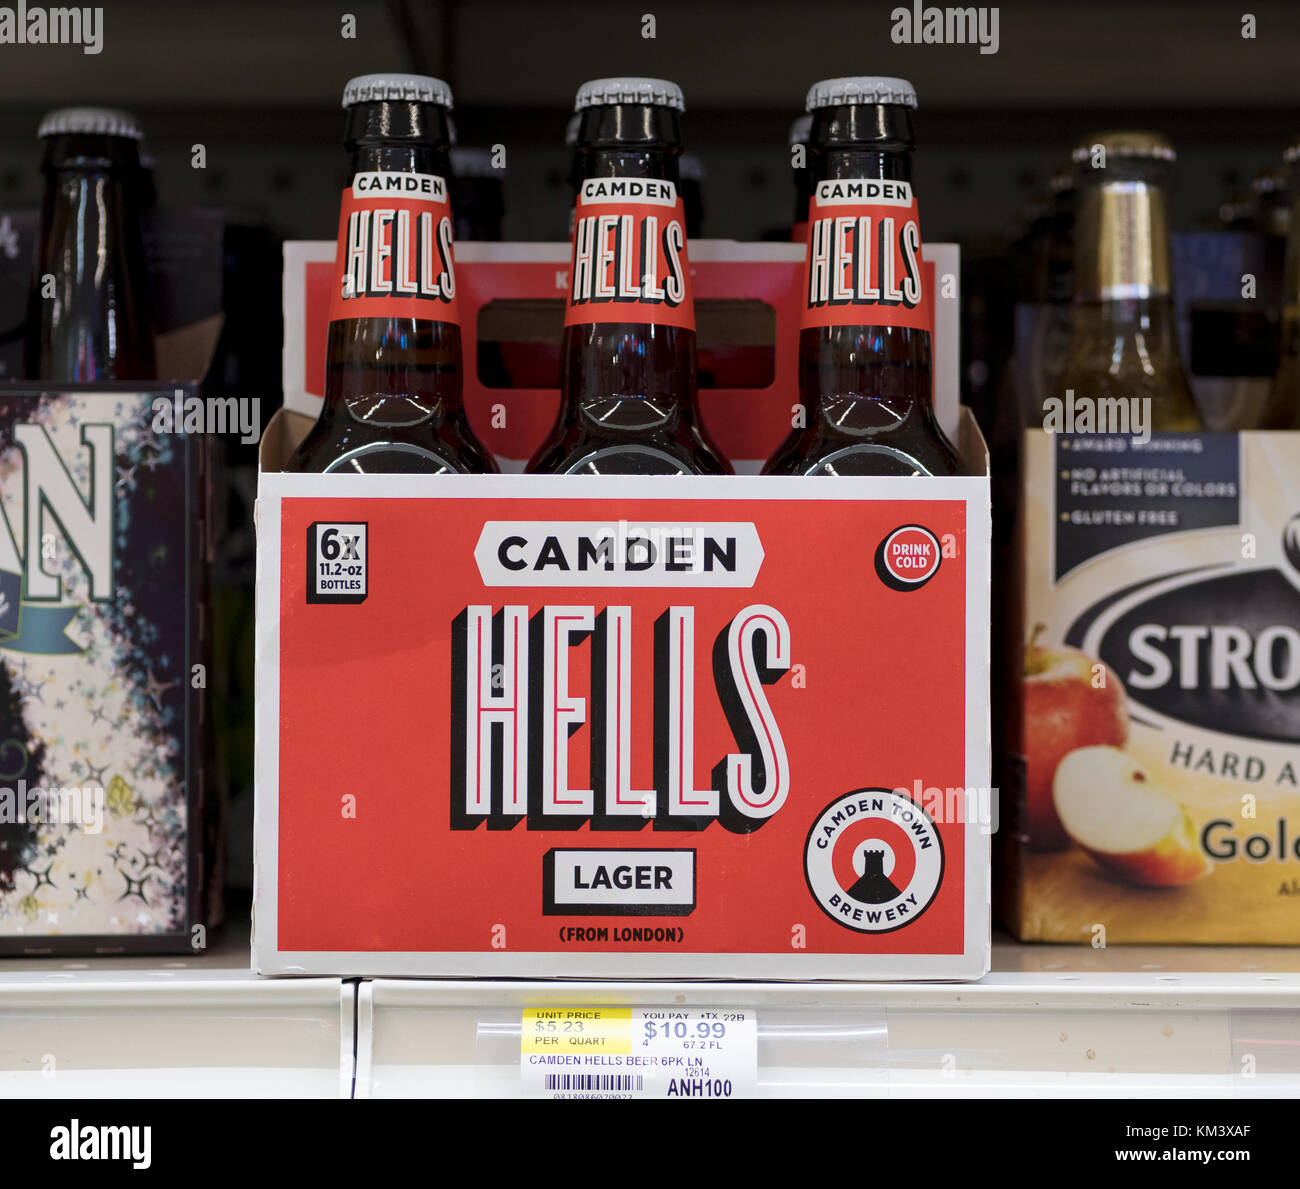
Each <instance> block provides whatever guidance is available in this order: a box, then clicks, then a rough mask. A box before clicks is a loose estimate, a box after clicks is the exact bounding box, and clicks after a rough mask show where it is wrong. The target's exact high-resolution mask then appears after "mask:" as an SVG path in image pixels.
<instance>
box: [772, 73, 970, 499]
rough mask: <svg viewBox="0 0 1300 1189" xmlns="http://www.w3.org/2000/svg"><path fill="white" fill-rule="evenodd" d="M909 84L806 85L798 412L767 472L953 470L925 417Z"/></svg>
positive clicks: (949, 453)
mask: <svg viewBox="0 0 1300 1189" xmlns="http://www.w3.org/2000/svg"><path fill="white" fill-rule="evenodd" d="M915 106H916V92H915V91H914V90H913V89H912V85H911V84H910V83H908V82H906V81H905V80H903V79H897V78H874V77H866V78H834V79H826V80H824V81H822V82H819V83H815V84H814V85H813V87H812V89H811V90H810V91H809V92H808V110H809V111H810V112H811V113H812V127H811V130H810V132H809V141H808V149H809V155H810V162H809V175H810V183H811V184H810V197H809V200H808V210H807V220H808V222H807V228H808V230H807V243H808V262H807V269H806V272H805V276H804V292H803V299H804V300H803V307H802V315H801V318H800V331H799V400H800V405H799V408H800V410H801V412H802V417H801V418H800V419H799V420H797V421H796V423H795V426H794V428H793V430H792V432H791V434H790V436H789V437H788V438H787V439H786V440H785V442H784V443H783V444H782V445H781V446H780V448H779V449H778V450H777V452H776V453H775V454H774V455H773V456H772V458H771V459H770V460H769V461H768V464H767V467H766V468H765V470H766V473H768V474H778V475H783V474H807V475H955V474H958V473H959V472H960V469H961V464H960V462H959V460H958V458H957V453H956V451H955V450H954V449H953V447H952V445H951V443H950V442H949V441H948V440H947V438H946V437H944V434H943V431H942V430H941V429H940V428H939V424H938V422H937V421H936V420H935V417H934V406H933V369H932V336H933V331H934V294H933V293H932V292H931V289H930V287H929V285H928V284H927V283H926V279H925V270H924V267H923V265H922V262H921V227H920V219H919V216H918V214H917V203H916V193H915V191H914V190H913V188H912V147H913V144H914V140H913V135H912V117H911V113H912V109H913V108H915Z"/></svg>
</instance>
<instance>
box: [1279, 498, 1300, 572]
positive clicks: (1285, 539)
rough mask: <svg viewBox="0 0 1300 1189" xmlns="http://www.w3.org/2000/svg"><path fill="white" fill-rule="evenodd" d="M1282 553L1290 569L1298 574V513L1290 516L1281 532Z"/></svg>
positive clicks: (1299, 544) (1299, 536) (1299, 561)
mask: <svg viewBox="0 0 1300 1189" xmlns="http://www.w3.org/2000/svg"><path fill="white" fill-rule="evenodd" d="M1282 551H1283V552H1284V553H1285V554H1286V559H1287V561H1289V562H1290V563H1291V568H1292V569H1293V570H1294V571H1295V572H1296V573H1297V574H1300V512H1297V513H1296V514H1295V515H1294V516H1292V517H1291V519H1290V520H1288V521H1287V524H1286V527H1285V528H1284V529H1283V530H1282Z"/></svg>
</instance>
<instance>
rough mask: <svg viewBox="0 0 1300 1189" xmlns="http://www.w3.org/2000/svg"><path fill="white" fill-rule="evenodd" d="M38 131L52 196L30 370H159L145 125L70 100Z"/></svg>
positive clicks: (87, 373) (94, 373) (95, 373)
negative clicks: (147, 234) (147, 241)
mask: <svg viewBox="0 0 1300 1189" xmlns="http://www.w3.org/2000/svg"><path fill="white" fill-rule="evenodd" d="M38 135H39V136H40V138H41V141H42V142H43V145H44V158H43V160H42V163H41V168H42V171H43V172H44V174H45V196H44V199H43V201H42V203H41V230H40V235H39V238H38V240H37V244H36V266H35V270H34V275H33V278H32V289H31V296H30V299H29V302H28V317H27V332H26V338H25V344H24V347H25V352H24V353H25V370H26V373H27V378H28V379H30V380H39V381H52V382H62V381H104V380H154V379H157V378H158V375H157V365H156V362H155V329H154V317H153V302H152V298H151V293H150V283H149V270H148V266H147V263H146V258H145V252H144V240H143V237H142V234H141V227H140V216H141V213H142V212H141V202H142V199H143V198H144V193H143V191H144V187H143V186H142V182H141V179H142V177H143V173H142V170H141V166H140V156H139V142H140V140H141V135H142V134H141V131H140V125H139V123H138V121H137V120H136V118H135V117H134V116H132V115H131V114H130V113H128V112H123V111H115V110H112V109H109V108H98V107H70V108H62V109H60V110H58V111H53V112H50V113H49V114H48V115H47V116H46V117H45V118H44V119H43V120H42V121H41V124H40V128H39V131H38ZM47 277H49V278H53V279H52V280H51V281H47V280H46V278H47Z"/></svg>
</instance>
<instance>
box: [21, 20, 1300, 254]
mask: <svg viewBox="0 0 1300 1189" xmlns="http://www.w3.org/2000/svg"><path fill="white" fill-rule="evenodd" d="M104 7H105V18H104V19H105V40H104V51H103V53H101V54H99V55H98V56H89V55H84V54H83V53H82V52H81V50H80V49H79V48H78V47H71V46H59V47H34V46H28V47H11V46H3V47H0V58H2V59H3V66H4V75H3V82H2V83H0V87H2V88H3V92H4V94H5V103H4V105H3V111H2V112H0V205H2V206H5V207H13V206H15V205H23V204H30V203H35V202H36V201H37V199H38V197H39V193H40V180H39V176H38V171H37V161H38V150H37V143H36V138H35V132H36V124H37V121H38V119H39V117H40V115H41V113H42V112H43V111H45V110H47V109H49V108H51V107H54V106H60V105H64V104H68V103H74V102H78V103H80V102H93V103H104V104H114V105H119V106H125V107H128V108H131V109H132V110H134V111H136V112H137V113H138V114H139V115H140V116H141V118H142V120H143V122H144V128H145V132H146V136H147V138H148V144H149V147H150V149H151V151H152V152H153V154H154V156H155V157H156V159H157V163H158V165H157V168H158V189H159V196H160V200H161V201H162V202H164V203H168V204H171V203H182V202H195V201H197V202H204V203H212V204H218V205H221V206H224V207H226V208H227V209H228V210H229V211H230V212H231V213H232V214H234V215H237V216H239V217H241V218H245V219H249V220H256V221H263V220H265V221H268V222H270V224H271V225H272V226H273V228H274V229H275V230H276V231H278V232H280V233H281V234H283V235H285V236H287V237H290V238H332V237H333V235H334V231H335V226H336V220H337V211H338V193H339V188H340V186H341V184H342V182H343V179H344V176H345V165H346V162H345V159H344V156H343V153H342V151H341V147H340V138H341V133H342V119H341V113H340V110H339V100H340V96H341V92H342V87H343V84H344V83H345V82H346V81H347V79H348V78H349V77H351V76H352V75H354V74H361V73H367V72H371V71H377V70H397V69H401V70H416V71H421V72H426V73H432V74H436V75H439V76H441V77H443V78H445V79H447V80H448V81H449V82H450V83H451V86H452V88H453V90H454V93H455V97H456V113H455V115H456V120H457V123H458V125H459V128H460V133H461V141H462V143H465V144H479V145H491V144H504V145H505V146H506V150H507V160H508V166H509V177H508V182H507V222H506V234H507V236H508V237H509V238H518V239H539V238H563V237H564V234H565V232H566V230H567V226H566V214H567V201H568V200H567V195H566V192H565V185H564V181H563V177H564V171H565V167H566V159H565V153H564V148H563V132H564V124H565V120H566V118H567V115H568V113H569V111H570V110H571V107H572V100H573V94H574V91H575V90H576V88H577V86H578V84H579V83H581V82H582V81H583V80H585V79H587V78H591V77H597V76H601V75H609V74H618V73H648V74H654V75H659V76H662V77H666V78H670V79H673V80H674V81H676V82H678V83H680V84H681V86H682V88H683V90H684V91H685V95H686V104H687V116H686V119H685V122H684V124H683V130H684V136H685V138H686V142H687V149H688V150H689V151H692V152H694V153H695V154H696V155H697V156H699V157H700V158H701V160H702V161H703V164H704V167H705V169H706V171H707V179H706V188H705V195H704V197H705V203H706V216H705V222H704V228H703V230H704V233H705V234H706V235H711V236H723V237H734V238H742V239H746V238H756V237H758V236H759V235H760V234H762V233H763V232H765V231H770V230H773V229H775V228H778V227H780V226H782V225H783V224H785V223H786V222H787V221H788V218H789V210H790V205H791V198H790V176H789V153H788V150H787V148H786V135H787V132H788V129H789V125H790V122H791V121H792V120H793V119H794V117H795V116H796V115H798V114H799V113H800V112H801V111H802V109H803V97H804V93H805V91H806V90H807V87H808V85H809V83H811V82H812V81H814V80H816V79H818V78H822V77H826V76H829V75H837V74H853V73H881V74H896V75H902V76H904V77H906V78H908V79H910V80H911V81H912V82H913V83H914V84H915V85H916V89H917V93H918V96H919V99H920V109H919V111H918V114H917V119H916V127H917V135H918V138H919V148H918V157H917V185H918V191H919V194H920V200H921V212H922V218H923V223H924V236H925V238H926V239H928V240H932V241H937V240H941V239H954V238H961V239H966V240H968V241H970V242H972V243H974V242H981V243H983V242H985V241H986V239H987V237H1009V236H1010V235H1011V234H1012V233H1013V232H1014V230H1015V228H1014V224H1015V220H1016V217H1017V215H1018V213H1019V212H1020V210H1021V208H1022V207H1023V205H1024V203H1025V201H1026V200H1027V199H1028V198H1029V197H1030V196H1031V195H1033V194H1034V193H1035V192H1036V191H1038V190H1040V189H1041V188H1042V186H1043V185H1044V184H1045V182H1046V180H1047V177H1048V176H1049V175H1050V172H1051V170H1052V168H1053V167H1054V166H1055V165H1056V164H1057V163H1059V162H1060V161H1061V160H1062V159H1063V158H1064V157H1065V155H1066V154H1067V153H1068V150H1069V148H1070V147H1071V144H1072V142H1073V140H1074V138H1075V137H1076V136H1078V135H1081V134H1083V133H1086V132H1088V131H1091V130H1094V129H1097V128H1099V127H1103V126H1108V125H1109V126H1114V125H1135V126H1148V127H1153V128H1157V129H1159V130H1162V131H1164V132H1166V133H1167V134H1168V135H1169V136H1171V137H1172V138H1173V141H1174V143H1175V145H1176V147H1177V149H1178V151H1179V156H1180V159H1179V163H1178V166H1177V169H1176V172H1175V178H1174V191H1173V216H1174V227H1175V229H1176V230H1187V229H1191V228H1193V227H1195V226H1198V225H1204V221H1205V220H1212V219H1213V217H1214V215H1215V212H1216V210H1217V208H1218V206H1219V204H1220V202H1221V201H1222V200H1223V198H1224V197H1225V195H1226V193H1227V192H1228V191H1230V190H1231V189H1233V188H1234V187H1236V186H1238V185H1241V184H1248V183H1249V180H1250V178H1251V176H1252V175H1253V174H1254V173H1255V172H1256V171H1257V170H1258V169H1260V168H1262V167H1264V166H1266V165H1269V164H1272V163H1275V162H1276V161H1277V160H1278V159H1279V157H1280V155H1281V152H1282V150H1283V149H1284V148H1285V147H1286V145H1287V144H1288V143H1289V142H1290V140H1291V139H1292V138H1293V136H1294V135H1295V134H1296V133H1297V132H1300V5H1297V4H1295V3H1294V0H1292V2H1290V3H1287V2H1278V0H1259V2H1255V0H1252V3H1250V4H1249V5H1245V4H1230V3H1224V2H1198V0H1179V2H1161V3H1138V2H1129V3H1122V2H1116V0H1101V2H1099V3H1083V2H1074V3H1047V2H1027V0H1014V2H1012V3H1004V4H1002V5H1000V6H998V7H999V12H1000V19H999V37H1000V45H999V49H998V52H997V53H996V54H981V53H980V52H979V49H978V47H976V46H973V45H968V46H948V45H930V46H910V45H909V46H899V45H894V44H893V43H892V41H891V40H890V29H891V25H892V20H891V15H890V14H891V11H892V10H893V9H894V8H895V7H896V5H895V4H892V3H860V2H848V0H827V2H810V3H777V2H774V0H720V2H716V3H714V2H709V0H693V2H682V0H637V2H636V3H622V2H617V0H612V2H601V0H567V2H559V3H536V2H534V3H530V2H526V0H499V2H498V0H474V2H467V0H442V2H441V3H435V2H430V0H424V2H414V0H391V2H383V0H340V2H338V3H323V2H319V0H289V2H286V3H276V4H265V3H253V2H250V0H227V2H224V3H220V4H218V3H188V2H187V3H184V4H160V3H145V2H142V0H115V2H114V0H109V3H107V4H106V5H105V6H104ZM1243 10H1248V11H1250V12H1251V13H1253V14H1254V15H1255V17H1256V19H1257V36H1256V37H1255V39H1253V40H1247V39H1244V38H1243V37H1242V36H1241V20H1242V15H1243ZM344 13H352V14H353V15H355V18H356V29H357V36H356V38H355V39H354V40H345V39H344V38H343V37H342V36H341V35H340V30H341V20H342V16H343V14H344ZM646 13H652V14H653V15H654V17H655V22H656V33H657V36H656V37H655V38H654V39H653V40H647V39H644V38H643V37H642V35H641V30H642V16H643V15H644V14H646ZM195 143H202V144H204V145H206V148H207V168H206V169H204V170H195V169H192V168H191V165H190V157H191V146H192V145H193V144H195Z"/></svg>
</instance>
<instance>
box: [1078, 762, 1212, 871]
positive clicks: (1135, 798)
mask: <svg viewBox="0 0 1300 1189" xmlns="http://www.w3.org/2000/svg"><path fill="white" fill-rule="evenodd" d="M1053 800H1054V802H1055V805H1056V812H1057V814H1058V816H1059V817H1060V820H1061V824H1062V825H1063V826H1064V827H1065V830H1066V833H1068V834H1069V836H1070V837H1071V838H1073V839H1074V841H1075V842H1077V843H1078V844H1079V845H1080V846H1081V847H1083V849H1084V850H1086V851H1087V852H1088V854H1090V855H1091V856H1092V857H1093V858H1094V859H1095V860H1096V861H1097V862H1098V863H1100V864H1101V865H1102V866H1103V867H1105V868H1106V869H1107V870H1108V871H1112V872H1114V873H1115V874H1116V875H1119V876H1121V877H1122V878H1124V879H1126V880H1128V881H1129V882H1130V883H1135V884H1143V885H1145V886H1146V887H1154V888H1164V887H1174V886H1177V885H1179V884H1187V883H1192V882H1193V881H1194V880H1198V879H1200V878H1201V877H1202V876H1204V875H1208V874H1209V873H1210V870H1211V866H1212V865H1211V863H1210V861H1209V859H1208V858H1206V856H1205V855H1204V854H1203V853H1202V852H1201V850H1200V848H1199V847H1198V846H1197V845H1196V831H1195V829H1194V828H1193V826H1192V819H1191V818H1190V817H1189V816H1188V813H1187V810H1186V809H1184V808H1183V806H1182V805H1181V804H1180V803H1179V802H1178V801H1177V800H1175V799H1174V797H1173V796H1171V795H1170V794H1169V793H1167V792H1166V791H1165V790H1163V789H1162V788H1160V786H1159V785H1158V784H1156V783H1154V782H1153V781H1152V780H1151V778H1150V777H1149V776H1148V775H1147V773H1146V771H1145V770H1144V769H1143V768H1142V766H1141V765H1140V764H1138V763H1137V761H1136V760H1134V759H1133V757H1132V756H1130V755H1128V754H1127V753H1126V752H1123V751H1120V749H1119V748H1117V747H1081V748H1079V749H1078V750H1077V751H1072V752H1070V754H1069V755H1067V756H1066V757H1065V758H1064V759H1063V760H1062V761H1061V763H1060V765H1059V766H1058V768H1057V769H1056V779H1055V780H1054V782H1053Z"/></svg>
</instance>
